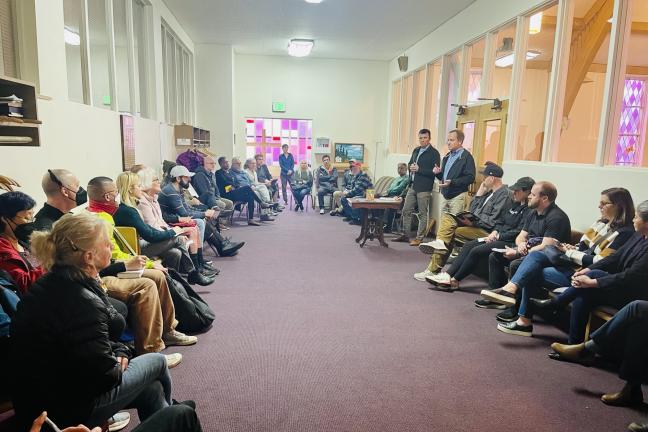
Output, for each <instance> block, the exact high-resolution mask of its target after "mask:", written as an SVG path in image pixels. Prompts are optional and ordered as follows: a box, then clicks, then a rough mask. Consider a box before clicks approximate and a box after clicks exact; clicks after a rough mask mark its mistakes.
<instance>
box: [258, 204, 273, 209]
mask: <svg viewBox="0 0 648 432" xmlns="http://www.w3.org/2000/svg"><path fill="white" fill-rule="evenodd" d="M259 205H260V206H261V208H262V209H267V208H270V207H272V205H271V204H268V203H267V202H262V203H260V204H259Z"/></svg>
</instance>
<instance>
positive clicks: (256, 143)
mask: <svg viewBox="0 0 648 432" xmlns="http://www.w3.org/2000/svg"><path fill="white" fill-rule="evenodd" d="M312 127H313V122H312V120H301V119H272V118H246V119H245V135H246V141H247V148H246V156H247V157H253V156H254V155H255V154H257V153H261V152H262V151H263V146H262V142H263V133H264V130H265V140H266V143H271V144H272V145H269V144H266V163H267V164H268V165H274V166H279V155H280V154H281V148H280V147H278V146H276V145H277V144H279V143H281V144H282V145H283V144H288V145H289V146H290V150H289V151H290V153H292V154H293V156H294V157H295V160H296V161H301V160H307V161H310V158H311V134H312ZM309 163H310V162H309Z"/></svg>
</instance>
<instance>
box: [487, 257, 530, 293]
mask: <svg viewBox="0 0 648 432" xmlns="http://www.w3.org/2000/svg"><path fill="white" fill-rule="evenodd" d="M522 260H523V258H518V259H515V260H513V261H510V260H508V259H506V258H505V257H504V254H501V253H499V252H491V253H490V255H488V286H489V287H490V289H496V288H501V287H503V286H504V285H506V283H507V282H508V281H509V277H510V276H513V275H514V274H515V272H516V271H517V269H518V267H519V266H520V264H521V263H522ZM507 267H508V268H509V274H508V275H507V274H506V268H507Z"/></svg>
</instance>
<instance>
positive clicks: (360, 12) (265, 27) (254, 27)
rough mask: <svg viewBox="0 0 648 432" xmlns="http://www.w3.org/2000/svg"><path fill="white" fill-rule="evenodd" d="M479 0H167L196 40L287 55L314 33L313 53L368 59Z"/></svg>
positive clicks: (386, 55) (389, 54) (397, 49)
mask: <svg viewBox="0 0 648 432" xmlns="http://www.w3.org/2000/svg"><path fill="white" fill-rule="evenodd" d="M474 1H475V0H451V1H450V0H324V1H323V2H322V3H320V4H309V3H306V2H305V1H304V0H164V2H165V3H166V5H167V6H168V8H169V9H170V10H171V12H172V13H173V14H174V15H175V17H176V18H177V19H178V21H179V22H180V25H182V27H183V29H184V30H185V31H186V32H187V34H188V35H189V37H190V38H191V39H192V40H193V41H194V43H218V44H225V45H232V46H233V47H234V50H235V52H237V53H246V54H267V55H287V49H286V48H287V45H288V41H289V40H290V39H291V38H308V39H314V40H315V48H314V49H313V52H312V54H311V55H312V56H313V57H324V58H349V59H365V60H390V59H392V58H394V57H396V56H398V55H400V54H402V53H403V52H404V51H405V50H406V49H407V48H409V47H410V46H412V45H414V43H416V42H418V41H419V40H420V39H422V38H423V37H424V36H425V35H427V34H428V33H430V32H431V31H433V30H434V29H435V28H437V27H438V26H440V25H441V24H443V23H444V22H445V21H447V20H448V19H450V18H452V17H453V16H454V15H456V14H457V13H459V12H460V11H462V10H463V9H465V8H466V7H468V6H469V5H470V4H472V3H474ZM458 31H461V29H458Z"/></svg>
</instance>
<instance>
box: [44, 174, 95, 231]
mask: <svg viewBox="0 0 648 432" xmlns="http://www.w3.org/2000/svg"><path fill="white" fill-rule="evenodd" d="M41 186H42V187H43V192H45V196H46V197H47V202H45V204H44V205H43V208H42V209H40V210H39V211H38V213H36V216H34V224H33V227H34V230H35V231H43V230H48V229H50V228H51V227H52V225H53V224H54V222H56V221H57V220H59V219H60V218H61V216H63V215H64V214H65V213H68V212H69V211H70V210H72V209H73V208H75V207H78V206H80V205H82V204H85V203H86V202H87V201H88V194H87V193H86V191H85V190H83V188H82V187H81V186H79V179H78V178H77V177H76V176H75V175H74V174H72V173H71V172H70V171H68V170H65V169H53V170H47V173H45V175H44V176H43V180H42V181H41Z"/></svg>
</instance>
